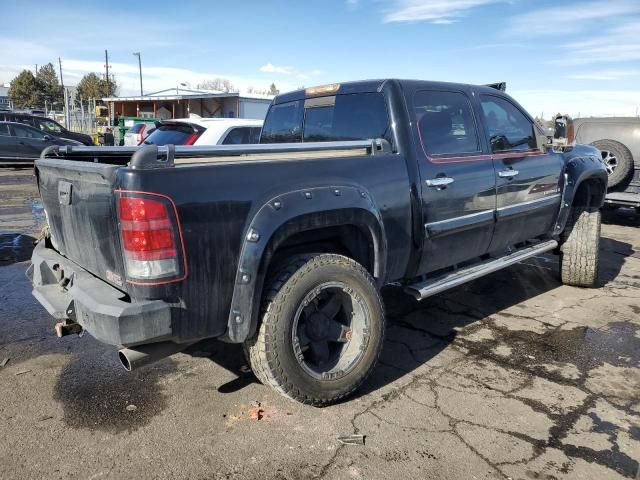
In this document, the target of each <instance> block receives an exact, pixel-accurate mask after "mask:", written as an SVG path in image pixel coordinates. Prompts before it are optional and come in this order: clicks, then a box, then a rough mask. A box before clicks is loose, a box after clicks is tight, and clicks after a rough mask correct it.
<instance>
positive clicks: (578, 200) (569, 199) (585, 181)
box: [554, 146, 608, 235]
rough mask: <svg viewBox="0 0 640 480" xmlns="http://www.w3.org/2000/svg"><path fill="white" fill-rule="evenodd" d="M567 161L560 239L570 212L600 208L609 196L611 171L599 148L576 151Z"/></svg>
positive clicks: (558, 230)
mask: <svg viewBox="0 0 640 480" xmlns="http://www.w3.org/2000/svg"><path fill="white" fill-rule="evenodd" d="M568 153H569V154H570V156H569V158H568V159H567V161H566V164H565V169H564V172H563V177H564V186H563V192H562V204H561V206H560V211H559V213H558V218H557V220H556V223H555V227H554V234H556V235H558V234H560V233H561V232H562V231H563V230H564V227H565V225H566V223H567V219H568V216H569V211H570V210H571V207H572V206H574V205H578V204H579V205H582V206H590V207H592V208H600V207H602V205H603V204H604V198H605V196H606V194H607V181H608V177H607V171H606V169H605V167H604V165H603V164H602V161H601V159H600V152H599V151H598V150H597V149H596V148H595V147H589V146H580V147H576V148H574V149H573V150H572V151H571V152H568Z"/></svg>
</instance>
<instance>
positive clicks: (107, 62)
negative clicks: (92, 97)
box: [104, 50, 111, 97]
mask: <svg viewBox="0 0 640 480" xmlns="http://www.w3.org/2000/svg"><path fill="white" fill-rule="evenodd" d="M104 62H105V63H104V68H105V69H106V70H107V97H110V96H111V88H109V52H107V51H106V50H105V51H104Z"/></svg>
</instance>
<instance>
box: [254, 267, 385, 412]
mask: <svg viewBox="0 0 640 480" xmlns="http://www.w3.org/2000/svg"><path fill="white" fill-rule="evenodd" d="M267 288H268V290H267V293H266V296H265V299H264V302H263V314H262V315H263V317H262V323H261V325H260V326H259V329H258V331H257V333H256V335H255V336H254V337H252V338H251V339H249V340H247V342H246V343H245V349H246V352H247V353H248V357H249V361H250V363H251V368H252V370H253V372H254V373H255V375H256V376H257V377H258V379H259V380H260V381H261V382H262V383H263V384H265V385H268V386H270V387H272V388H274V389H275V390H277V391H278V392H280V393H282V394H284V395H285V396H287V397H289V398H292V399H293V400H297V401H299V402H302V403H307V404H311V405H315V406H324V405H329V404H331V403H335V402H337V401H339V400H341V399H343V398H344V397H346V396H347V395H349V394H350V393H352V392H353V391H354V390H356V389H357V388H358V387H359V386H360V385H361V384H362V382H363V381H364V380H365V379H366V378H367V376H368V375H369V374H370V373H371V371H372V370H373V368H374V366H375V365H376V362H377V360H378V357H379V355H380V352H381V350H382V344H383V340H384V329H385V320H384V309H383V306H382V301H381V299H380V295H379V293H378V290H377V288H376V286H375V284H374V281H373V278H371V275H369V273H368V272H367V271H366V270H365V269H364V268H363V267H362V266H361V265H360V264H359V263H357V262H355V261H354V260H352V259H350V258H347V257H344V256H341V255H334V254H317V255H310V256H305V257H299V258H298V259H295V260H292V261H290V262H288V263H287V264H286V265H284V266H283V268H281V270H280V273H279V274H278V275H277V276H276V278H275V280H274V281H273V282H272V283H271V285H269V286H267Z"/></svg>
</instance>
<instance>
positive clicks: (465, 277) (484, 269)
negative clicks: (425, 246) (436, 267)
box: [405, 240, 558, 300]
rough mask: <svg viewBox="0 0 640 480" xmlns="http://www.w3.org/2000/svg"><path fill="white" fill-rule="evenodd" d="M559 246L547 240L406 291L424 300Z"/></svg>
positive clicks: (429, 280)
mask: <svg viewBox="0 0 640 480" xmlns="http://www.w3.org/2000/svg"><path fill="white" fill-rule="evenodd" d="M557 246H558V242H556V241H555V240H547V241H545V242H541V243H538V244H536V245H531V246H529V247H524V248H521V249H520V250H516V251H515V252H513V253H511V254H509V255H507V256H504V257H501V258H496V259H489V260H485V261H483V262H480V263H476V264H475V265H472V266H470V267H466V268H463V269H461V270H457V271H455V272H450V273H446V274H444V275H441V276H440V277H435V278H430V279H428V280H425V281H424V282H420V283H415V284H413V285H409V286H408V287H406V288H405V292H407V293H408V294H410V295H413V296H414V297H415V298H416V300H424V299H425V298H427V297H430V296H432V295H435V294H437V293H440V292H444V291H445V290H448V289H450V288H452V287H457V286H458V285H462V284H463V283H466V282H470V281H471V280H475V279H476V278H480V277H483V276H484V275H487V274H489V273H493V272H496V271H498V270H501V269H503V268H505V267H508V266H510V265H513V264H514V263H518V262H520V261H522V260H525V259H527V258H530V257H533V256H535V255H539V254H541V253H544V252H548V251H549V250H553V249H554V248H556V247H557Z"/></svg>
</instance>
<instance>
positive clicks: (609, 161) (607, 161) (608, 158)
mask: <svg viewBox="0 0 640 480" xmlns="http://www.w3.org/2000/svg"><path fill="white" fill-rule="evenodd" d="M600 154H601V155H602V163H604V166H605V168H606V169H607V175H612V174H613V171H614V170H615V169H616V168H617V167H618V157H616V156H615V155H614V154H613V153H612V152H611V151H609V150H600Z"/></svg>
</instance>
